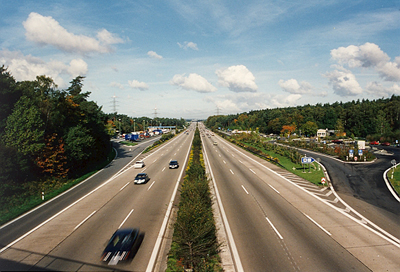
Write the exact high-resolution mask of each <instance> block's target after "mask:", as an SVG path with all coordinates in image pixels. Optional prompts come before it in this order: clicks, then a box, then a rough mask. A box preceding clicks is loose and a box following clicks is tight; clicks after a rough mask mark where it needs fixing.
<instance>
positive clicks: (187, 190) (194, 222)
mask: <svg viewBox="0 0 400 272" xmlns="http://www.w3.org/2000/svg"><path fill="white" fill-rule="evenodd" d="M201 148H202V145H201V138H200V132H199V130H198V129H196V132H195V136H194V138H193V144H192V150H191V153H190V158H189V163H188V167H187V169H186V176H185V177H184V180H183V183H182V187H181V190H180V202H179V210H178V214H177V219H176V222H175V225H174V234H173V238H172V245H171V249H170V252H169V254H168V267H167V270H166V271H187V270H191V271H222V268H221V265H220V260H219V255H218V253H219V248H220V245H219V244H218V242H217V237H216V227H215V222H214V216H213V213H212V200H211V194H210V189H209V187H208V180H207V176H206V173H205V167H204V162H203V156H202V152H201Z"/></svg>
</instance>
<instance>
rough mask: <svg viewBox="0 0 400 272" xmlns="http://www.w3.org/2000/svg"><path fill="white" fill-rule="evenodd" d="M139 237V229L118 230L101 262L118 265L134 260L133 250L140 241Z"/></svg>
mask: <svg viewBox="0 0 400 272" xmlns="http://www.w3.org/2000/svg"><path fill="white" fill-rule="evenodd" d="M138 237H139V229H138V228H135V229H119V230H117V231H116V232H115V233H114V234H113V236H112V237H111V239H110V241H109V242H108V244H107V246H106V248H105V249H104V251H103V255H102V257H101V260H102V261H103V262H108V264H109V265H116V264H118V262H119V261H124V260H127V259H128V258H133V255H132V254H131V253H132V248H133V246H134V245H135V244H136V243H137V241H138V240H139V239H138Z"/></svg>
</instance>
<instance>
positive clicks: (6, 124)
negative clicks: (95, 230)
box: [0, 66, 111, 195]
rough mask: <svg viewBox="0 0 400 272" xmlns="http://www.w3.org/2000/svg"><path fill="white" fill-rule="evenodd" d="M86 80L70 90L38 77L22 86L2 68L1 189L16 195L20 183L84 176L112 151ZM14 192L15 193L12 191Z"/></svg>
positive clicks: (103, 118) (73, 84)
mask: <svg viewBox="0 0 400 272" xmlns="http://www.w3.org/2000/svg"><path fill="white" fill-rule="evenodd" d="M83 79H84V78H83V77H80V76H78V77H76V78H75V79H73V80H72V81H71V82H70V86H69V87H68V88H67V89H66V90H58V89H57V86H56V84H55V83H54V81H53V80H52V79H51V78H49V77H46V76H38V77H37V78H36V80H34V81H22V82H17V81H16V80H15V79H14V78H13V76H12V75H11V74H10V73H9V72H8V71H7V69H6V68H4V66H2V67H1V68H0V101H1V104H0V164H1V167H0V185H1V188H2V192H3V193H6V194H7V193H8V195H9V194H12V191H14V190H18V188H20V187H21V186H20V185H21V184H23V183H26V182H29V181H33V180H35V181H37V180H45V179H54V180H55V179H66V178H70V177H74V176H77V175H80V174H82V173H84V172H85V171H87V170H88V168H90V167H91V166H93V165H94V164H96V163H98V162H99V161H102V160H104V159H105V158H106V156H107V154H108V153H109V152H110V148H111V147H110V141H109V140H110V137H109V134H108V133H107V130H106V123H107V116H106V115H105V114H104V113H103V112H102V111H101V107H99V106H98V105H97V104H96V103H95V102H93V101H88V96H89V94H90V93H88V92H83V91H82V86H83ZM7 191H10V192H7Z"/></svg>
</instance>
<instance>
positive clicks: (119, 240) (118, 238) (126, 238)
mask: <svg viewBox="0 0 400 272" xmlns="http://www.w3.org/2000/svg"><path fill="white" fill-rule="evenodd" d="M131 241H132V235H130V234H116V235H115V236H114V237H113V238H111V241H110V245H111V246H112V247H119V246H121V245H124V244H129V243H131Z"/></svg>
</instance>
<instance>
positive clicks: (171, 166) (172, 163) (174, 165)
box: [169, 161, 179, 169]
mask: <svg viewBox="0 0 400 272" xmlns="http://www.w3.org/2000/svg"><path fill="white" fill-rule="evenodd" d="M178 167H179V164H178V161H170V162H169V169H175V168H178Z"/></svg>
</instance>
